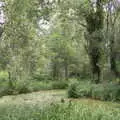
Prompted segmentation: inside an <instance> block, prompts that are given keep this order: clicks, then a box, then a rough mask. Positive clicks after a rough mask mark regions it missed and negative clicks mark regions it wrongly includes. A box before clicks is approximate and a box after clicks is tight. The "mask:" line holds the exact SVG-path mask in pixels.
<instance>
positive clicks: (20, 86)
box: [14, 80, 32, 94]
mask: <svg viewBox="0 0 120 120" xmlns="http://www.w3.org/2000/svg"><path fill="white" fill-rule="evenodd" d="M14 89H15V91H16V93H18V94H22V93H29V92H31V91H32V89H31V87H30V82H29V81H28V80H21V81H18V82H17V83H16V85H15V88H14Z"/></svg>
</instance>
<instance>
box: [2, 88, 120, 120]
mask: <svg viewBox="0 0 120 120" xmlns="http://www.w3.org/2000/svg"><path fill="white" fill-rule="evenodd" d="M61 98H64V100H65V101H64V102H61ZM13 99H14V100H13ZM26 99H27V101H26ZM6 100H8V101H7V102H6ZM23 100H25V102H24V101H23ZM53 100H54V101H53ZM30 101H31V102H30ZM119 119H120V104H118V103H112V102H101V101H98V100H97V101H95V100H91V99H67V98H65V91H58V90H57V91H47V92H45V91H42V92H37V93H30V94H26V95H24V94H23V95H18V96H6V97H3V98H2V99H0V120H119Z"/></svg>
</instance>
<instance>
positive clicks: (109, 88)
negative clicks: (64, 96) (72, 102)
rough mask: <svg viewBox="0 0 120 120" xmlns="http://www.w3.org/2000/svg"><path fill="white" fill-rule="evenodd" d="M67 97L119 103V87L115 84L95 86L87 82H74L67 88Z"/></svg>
mask: <svg viewBox="0 0 120 120" xmlns="http://www.w3.org/2000/svg"><path fill="white" fill-rule="evenodd" d="M68 97H72V98H93V99H99V100H104V101H119V100H120V85H119V84H115V83H104V84H97V85H96V84H91V83H89V82H76V83H72V84H71V85H70V86H69V88H68Z"/></svg>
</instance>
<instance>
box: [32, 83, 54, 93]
mask: <svg viewBox="0 0 120 120" xmlns="http://www.w3.org/2000/svg"><path fill="white" fill-rule="evenodd" d="M31 88H32V90H33V91H39V90H51V89H52V81H32V83H31Z"/></svg>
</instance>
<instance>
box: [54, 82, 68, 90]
mask: <svg viewBox="0 0 120 120" xmlns="http://www.w3.org/2000/svg"><path fill="white" fill-rule="evenodd" d="M67 87H68V81H65V80H64V81H63V80H62V81H55V82H53V83H52V88H53V89H66V88H67Z"/></svg>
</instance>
